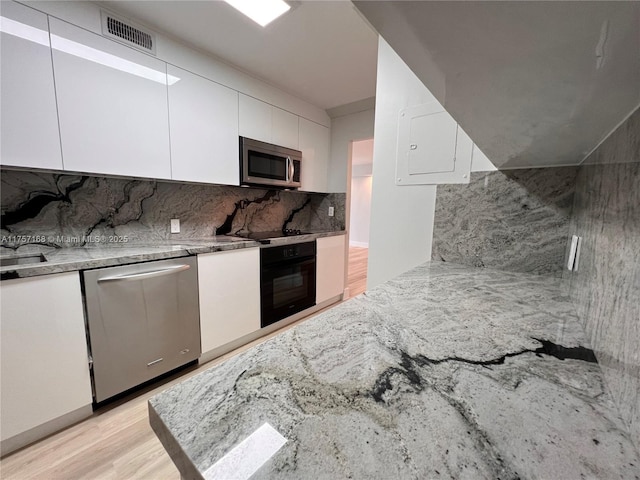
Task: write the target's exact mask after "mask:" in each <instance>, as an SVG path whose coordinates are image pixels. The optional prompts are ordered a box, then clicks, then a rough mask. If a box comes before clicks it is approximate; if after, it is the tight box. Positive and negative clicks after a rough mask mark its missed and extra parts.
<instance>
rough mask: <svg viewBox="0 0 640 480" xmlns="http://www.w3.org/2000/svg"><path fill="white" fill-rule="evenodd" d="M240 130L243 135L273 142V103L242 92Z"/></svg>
mask: <svg viewBox="0 0 640 480" xmlns="http://www.w3.org/2000/svg"><path fill="white" fill-rule="evenodd" d="M239 106H240V118H239V132H240V135H241V136H243V137H248V138H253V139H254V140H260V141H261V142H267V143H272V142H271V105H269V104H268V103H264V102H261V101H260V100H256V99H255V98H253V97H249V96H247V95H243V94H242V93H241V94H240V101H239Z"/></svg>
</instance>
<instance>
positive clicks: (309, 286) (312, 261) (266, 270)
mask: <svg viewBox="0 0 640 480" xmlns="http://www.w3.org/2000/svg"><path fill="white" fill-rule="evenodd" d="M260 294H261V302H260V305H261V326H262V327H266V326H267V325H271V324H272V323H275V322H277V321H278V320H282V319H283V318H286V317H288V316H290V315H293V314H294V313H298V312H300V311H302V310H305V309H307V308H309V307H313V306H314V305H315V304H316V258H315V256H313V257H304V258H295V259H290V260H287V261H282V262H278V263H275V264H270V265H264V264H263V265H262V268H261V274H260Z"/></svg>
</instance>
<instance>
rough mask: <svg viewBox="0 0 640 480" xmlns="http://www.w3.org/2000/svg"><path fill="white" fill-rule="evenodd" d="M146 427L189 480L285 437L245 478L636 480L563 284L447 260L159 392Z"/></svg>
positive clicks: (634, 461) (212, 474) (229, 474)
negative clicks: (236, 455) (260, 442)
mask: <svg viewBox="0 0 640 480" xmlns="http://www.w3.org/2000/svg"><path fill="white" fill-rule="evenodd" d="M149 417H150V423H151V426H152V427H153V429H154V430H155V432H156V434H157V435H158V437H159V438H160V440H161V441H162V443H163V444H164V446H165V448H166V449H167V451H168V452H169V454H170V455H171V457H172V459H173V461H174V463H176V465H177V466H178V468H179V470H180V473H181V474H182V476H183V478H246V477H247V475H244V476H243V475H240V473H239V472H240V470H242V469H245V473H247V474H249V473H251V469H250V464H251V461H250V458H253V459H258V457H259V456H260V453H261V450H262V449H263V448H267V449H268V447H269V445H271V446H273V445H275V446H274V450H275V449H276V448H277V447H278V446H279V445H281V442H282V441H284V439H286V442H285V443H284V445H282V447H281V448H280V449H279V450H277V452H276V453H275V454H274V455H273V456H271V457H270V458H269V459H268V460H267V461H266V463H264V464H263V465H262V467H260V468H259V469H258V470H257V471H256V472H255V474H254V476H252V477H251V478H255V479H262V478H278V479H307V478H314V479H325V478H326V479H338V478H361V479H365V478H366V479H390V478H394V479H418V478H420V479H433V478H472V479H478V478H491V479H496V478H502V479H515V478H522V479H525V478H528V479H551V478H562V479H572V478H576V479H577V478H601V479H604V478H607V479H613V478H620V479H622V478H624V479H631V478H636V479H637V478H640V459H639V457H638V452H637V451H636V450H635V449H634V446H633V443H632V442H631V439H630V437H629V435H628V433H627V432H626V431H625V430H624V427H623V426H622V422H621V420H620V418H619V416H618V414H617V411H616V409H615V407H614V405H613V401H612V399H611V397H610V395H609V393H608V392H607V390H606V389H605V387H604V384H603V376H602V373H601V370H600V367H599V366H598V364H597V363H595V357H594V355H593V352H592V351H591V350H590V349H589V345H588V343H587V341H586V339H585V336H584V334H583V331H582V328H581V326H580V324H579V323H578V319H577V317H576V316H575V314H574V310H573V307H572V305H571V303H570V302H569V300H568V298H567V297H566V296H564V295H563V293H562V292H561V284H560V280H559V279H556V278H549V277H545V276H535V275H530V274H523V273H512V272H504V271H498V270H491V269H479V268H471V267H465V266H460V265H453V264H449V263H439V262H432V263H428V264H425V265H423V266H420V267H418V268H415V269H413V270H411V271H409V272H407V273H405V274H403V275H401V276H399V277H397V278H395V279H393V280H391V281H389V282H387V283H385V284H383V285H381V286H378V287H376V288H374V289H371V290H370V291H368V292H367V293H365V294H363V295H360V296H358V297H356V298H354V299H351V300H349V301H347V302H345V303H342V304H340V305H338V306H336V307H334V308H332V309H330V310H327V311H325V312H324V313H321V314H319V315H317V316H315V317H313V318H310V319H309V320H307V321H305V322H303V323H301V324H300V325H297V326H296V327H294V328H292V329H289V330H287V331H285V332H283V333H281V334H279V335H277V336H275V337H273V338H272V339H270V340H267V341H265V342H264V343H262V344H260V345H257V346H255V347H253V348H251V349H250V350H248V351H246V352H244V353H241V354H239V355H237V356H235V357H232V358H231V359H229V360H227V361H225V362H224V363H222V364H219V365H217V366H215V367H212V368H210V369H208V370H206V371H204V372H202V373H200V374H198V375H196V376H194V377H192V378H189V379H187V380H185V381H183V382H181V383H179V384H177V385H175V386H173V387H171V388H169V389H168V390H165V391H164V392H162V393H160V394H158V395H156V396H154V397H153V398H151V399H150V400H149ZM265 424H269V426H270V427H267V426H265ZM261 427H262V428H261ZM265 428H266V429H267V430H269V431H270V433H269V432H267V434H265V435H261V438H267V440H266V441H265V442H264V445H262V446H261V447H259V448H250V447H247V445H249V446H250V445H252V444H251V442H249V443H247V442H245V443H242V446H244V447H247V449H248V450H245V453H244V454H243V455H242V456H241V457H240V458H239V459H238V458H236V459H235V460H234V459H233V455H227V454H228V453H229V452H230V451H231V450H232V449H234V447H235V446H237V445H238V444H240V443H241V442H243V440H245V439H246V438H247V437H250V439H252V440H251V441H253V440H255V439H256V438H258V434H254V432H256V431H259V432H261V433H264V432H265ZM258 429H260V430H258ZM273 430H275V431H276V432H277V433H276V432H273ZM252 434H253V435H252ZM280 435H281V436H282V437H284V439H282V437H280ZM275 437H277V438H275ZM269 438H270V439H271V440H269ZM274 438H275V440H274ZM278 439H280V440H281V442H280V443H278ZM253 445H254V447H255V444H253ZM234 451H235V452H238V451H239V449H236V450H234ZM262 454H264V452H262ZM268 456H269V454H268V453H267V454H265V455H264V458H266V457H268ZM221 459H222V460H221ZM236 460H237V463H234V462H236ZM258 460H259V459H258ZM258 460H256V461H257V462H258V464H260V462H261V460H260V461H258ZM230 465H231V466H230ZM247 469H249V470H248V472H247V471H246V470H247ZM216 475H217V476H216Z"/></svg>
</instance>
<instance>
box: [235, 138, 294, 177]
mask: <svg viewBox="0 0 640 480" xmlns="http://www.w3.org/2000/svg"><path fill="white" fill-rule="evenodd" d="M301 163H302V152H300V151H298V150H292V149H290V148H285V147H280V146H278V145H272V144H270V143H265V142H259V141H258V140H253V139H251V138H246V137H240V185H251V186H269V187H279V188H291V189H295V188H298V187H299V186H300V165H301Z"/></svg>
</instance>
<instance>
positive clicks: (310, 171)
mask: <svg viewBox="0 0 640 480" xmlns="http://www.w3.org/2000/svg"><path fill="white" fill-rule="evenodd" d="M299 126H300V150H301V151H302V167H301V169H302V179H301V180H302V187H301V188H300V190H305V191H307V192H326V191H327V181H328V173H329V172H328V165H329V129H328V128H327V127H323V126H322V125H319V124H317V123H314V122H311V121H309V120H307V119H306V118H302V117H300V120H299Z"/></svg>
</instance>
